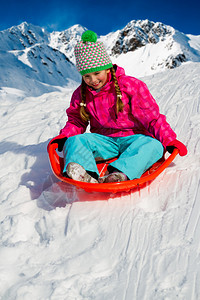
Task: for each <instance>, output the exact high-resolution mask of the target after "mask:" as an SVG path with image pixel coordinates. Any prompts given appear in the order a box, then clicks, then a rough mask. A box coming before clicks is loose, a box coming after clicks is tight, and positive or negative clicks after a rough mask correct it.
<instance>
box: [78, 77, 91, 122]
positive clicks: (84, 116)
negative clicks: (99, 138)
mask: <svg viewBox="0 0 200 300" xmlns="http://www.w3.org/2000/svg"><path fill="white" fill-rule="evenodd" d="M80 106H81V108H80V115H81V118H82V119H83V120H84V121H85V122H88V121H89V120H90V116H89V114H88V113H86V111H85V107H86V84H85V81H84V80H83V79H82V84H81V103H80Z"/></svg>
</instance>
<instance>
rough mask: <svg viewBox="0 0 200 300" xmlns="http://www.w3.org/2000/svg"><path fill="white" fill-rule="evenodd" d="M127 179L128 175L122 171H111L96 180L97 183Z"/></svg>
mask: <svg viewBox="0 0 200 300" xmlns="http://www.w3.org/2000/svg"><path fill="white" fill-rule="evenodd" d="M126 180H128V177H127V176H126V174H124V173H122V172H113V173H110V174H108V175H106V176H103V177H99V179H98V182H99V183H107V182H120V181H126Z"/></svg>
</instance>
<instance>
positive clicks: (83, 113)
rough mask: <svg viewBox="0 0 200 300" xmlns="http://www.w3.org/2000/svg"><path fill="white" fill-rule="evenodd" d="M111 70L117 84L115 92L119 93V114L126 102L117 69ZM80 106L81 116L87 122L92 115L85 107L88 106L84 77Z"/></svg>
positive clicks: (117, 108) (117, 105)
mask: <svg viewBox="0 0 200 300" xmlns="http://www.w3.org/2000/svg"><path fill="white" fill-rule="evenodd" d="M110 72H111V75H112V80H113V83H114V85H115V92H116V94H117V103H116V113H117V115H118V113H119V112H120V111H123V107H124V103H123V102H122V93H121V90H120V88H119V84H118V81H117V78H116V74H115V69H114V68H113V67H112V68H110ZM80 107H81V108H80V115H81V118H82V119H83V120H84V121H85V122H87V121H89V120H90V116H89V114H88V113H87V112H86V110H85V107H86V83H85V81H84V80H83V79H82V83H81V103H80Z"/></svg>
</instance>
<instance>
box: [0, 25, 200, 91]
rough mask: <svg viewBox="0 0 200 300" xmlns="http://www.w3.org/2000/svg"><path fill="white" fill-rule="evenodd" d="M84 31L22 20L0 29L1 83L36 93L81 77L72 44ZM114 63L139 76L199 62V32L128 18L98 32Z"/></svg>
mask: <svg viewBox="0 0 200 300" xmlns="http://www.w3.org/2000/svg"><path fill="white" fill-rule="evenodd" d="M85 30H86V28H85V27H83V26H81V25H74V26H72V27H70V28H68V29H66V30H64V31H62V32H52V33H49V32H47V31H46V30H45V29H43V28H41V27H39V26H34V25H31V24H28V23H26V22H24V23H22V24H20V25H18V26H13V27H11V28H9V29H7V30H4V31H1V32H0V45H1V46H0V71H1V72H0V85H1V86H6V87H13V88H18V89H21V90H23V91H25V92H27V93H28V94H32V95H39V94H42V93H43V92H45V91H46V92H48V91H54V90H57V89H58V86H65V85H66V84H67V83H68V81H70V80H72V81H79V80H80V76H79V74H78V72H77V70H76V68H75V66H74V63H75V58H74V54H73V49H74V45H75V44H76V42H77V40H79V39H80V37H81V34H82V33H83V32H84V31H85ZM100 40H102V41H103V42H104V44H105V46H106V48H107V51H108V52H109V54H110V56H111V59H112V61H113V63H117V64H119V65H120V66H122V67H124V68H125V69H126V72H127V74H129V75H133V76H136V77H142V76H145V75H150V74H154V73H157V72H159V71H163V70H166V69H171V68H175V67H178V66H180V65H181V64H182V63H184V62H188V61H194V62H198V61H200V36H192V35H185V34H183V33H181V32H179V31H177V30H175V29H174V28H172V27H170V26H167V25H164V24H162V23H159V22H157V23H154V22H151V21H149V20H143V21H131V22H130V23H128V24H127V25H126V26H125V27H124V28H123V29H121V30H118V31H116V32H111V33H108V34H107V35H105V36H100Z"/></svg>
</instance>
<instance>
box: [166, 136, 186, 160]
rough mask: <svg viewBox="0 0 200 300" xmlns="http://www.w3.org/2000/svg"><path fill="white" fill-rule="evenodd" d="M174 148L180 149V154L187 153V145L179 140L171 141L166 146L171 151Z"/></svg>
mask: <svg viewBox="0 0 200 300" xmlns="http://www.w3.org/2000/svg"><path fill="white" fill-rule="evenodd" d="M174 148H177V149H178V151H179V155H180V156H185V155H186V154H187V148H186V146H185V145H184V144H183V143H181V142H180V141H178V140H174V141H172V142H170V143H169V144H168V145H167V147H166V149H167V151H168V152H169V153H172V152H173V150H174Z"/></svg>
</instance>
